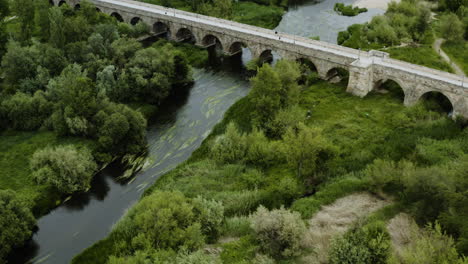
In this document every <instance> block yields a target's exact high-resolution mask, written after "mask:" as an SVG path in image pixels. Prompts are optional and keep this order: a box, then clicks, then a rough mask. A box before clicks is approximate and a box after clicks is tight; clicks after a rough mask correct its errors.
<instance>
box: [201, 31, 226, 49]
mask: <svg viewBox="0 0 468 264" xmlns="http://www.w3.org/2000/svg"><path fill="white" fill-rule="evenodd" d="M201 44H202V46H203V47H205V48H209V47H215V49H216V50H223V43H221V41H220V40H219V38H218V37H217V36H215V35H212V34H208V35H206V36H204V37H203V39H202V43H201Z"/></svg>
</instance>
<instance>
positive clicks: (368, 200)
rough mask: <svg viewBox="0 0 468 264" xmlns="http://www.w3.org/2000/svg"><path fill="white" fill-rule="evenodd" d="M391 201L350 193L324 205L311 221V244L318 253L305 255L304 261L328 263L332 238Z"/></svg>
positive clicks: (365, 194) (364, 194)
mask: <svg viewBox="0 0 468 264" xmlns="http://www.w3.org/2000/svg"><path fill="white" fill-rule="evenodd" d="M390 203H391V202H389V201H385V200H382V199H379V198H377V197H375V196H372V195H370V194H367V193H358V194H352V195H348V196H346V197H343V198H341V199H338V200H336V201H335V202H334V203H332V204H330V205H327V206H323V207H322V209H321V210H320V211H319V212H318V213H317V214H315V215H314V217H312V218H311V219H310V221H309V235H310V242H311V245H314V247H315V252H316V254H312V255H309V256H305V257H304V258H303V259H302V261H301V262H302V263H308V264H309V263H310V264H312V263H314V264H315V263H327V258H328V250H329V248H330V243H331V240H332V239H333V238H334V237H336V236H337V235H340V234H343V233H345V232H346V231H347V230H348V228H350V227H351V226H352V225H353V223H355V222H356V221H358V220H359V219H361V218H363V217H366V216H368V215H369V214H371V213H373V212H375V211H377V210H378V209H380V208H382V207H384V206H386V205H389V204H390Z"/></svg>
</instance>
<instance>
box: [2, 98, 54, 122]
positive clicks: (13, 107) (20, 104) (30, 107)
mask: <svg viewBox="0 0 468 264" xmlns="http://www.w3.org/2000/svg"><path fill="white" fill-rule="evenodd" d="M51 113H52V104H51V103H50V102H48V101H47V99H46V98H45V96H44V93H43V92H42V91H38V92H36V93H35V94H34V96H30V95H27V94H24V93H20V92H18V93H16V94H15V95H13V96H12V97H10V98H8V99H6V100H4V101H3V102H2V103H1V105H0V116H2V115H3V116H5V118H6V120H7V126H9V127H11V128H13V129H15V130H35V129H38V128H40V127H41V126H42V125H43V124H44V121H45V120H46V119H47V118H48V117H49V116H50V114H51Z"/></svg>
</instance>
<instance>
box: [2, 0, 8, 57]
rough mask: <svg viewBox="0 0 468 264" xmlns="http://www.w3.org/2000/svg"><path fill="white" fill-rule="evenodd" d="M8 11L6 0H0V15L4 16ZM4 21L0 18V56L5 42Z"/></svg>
mask: <svg viewBox="0 0 468 264" xmlns="http://www.w3.org/2000/svg"><path fill="white" fill-rule="evenodd" d="M9 13H10V8H9V5H8V0H0V17H1V18H6V17H8V15H9ZM7 40H8V38H7V33H6V23H5V22H4V21H3V19H1V21H0V58H1V57H2V55H3V54H4V52H5V45H6V43H7Z"/></svg>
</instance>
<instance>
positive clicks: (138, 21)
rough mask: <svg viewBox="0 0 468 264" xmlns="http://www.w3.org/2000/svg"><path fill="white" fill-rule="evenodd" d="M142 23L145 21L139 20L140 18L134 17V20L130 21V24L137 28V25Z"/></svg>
mask: <svg viewBox="0 0 468 264" xmlns="http://www.w3.org/2000/svg"><path fill="white" fill-rule="evenodd" d="M140 22H143V20H141V18H139V17H134V18H132V19H130V24H131V25H132V26H135V25H136V24H138V23H140Z"/></svg>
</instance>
